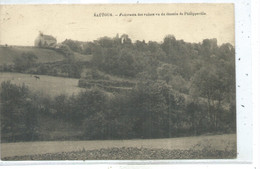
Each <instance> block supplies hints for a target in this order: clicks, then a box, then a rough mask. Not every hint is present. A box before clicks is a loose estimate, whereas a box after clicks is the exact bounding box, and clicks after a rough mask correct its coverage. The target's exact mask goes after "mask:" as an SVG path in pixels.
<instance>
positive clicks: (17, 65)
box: [0, 3, 244, 161]
mask: <svg viewBox="0 0 260 169" xmlns="http://www.w3.org/2000/svg"><path fill="white" fill-rule="evenodd" d="M235 54H236V52H235V15H234V4H232V3H211V4H208V3H196V4H195V3H186V4H178V3H176V4H95V5H94V4H92V5H90V4H78V5H75V4H68V5H65V4H59V5H58V4H57V5H43V4H41V5H0V119H1V121H0V122H1V133H0V136H1V149H0V151H1V161H34V160H37V161H41V160H48V161H51V160H86V161H88V160H178V159H181V160H184V159H186V160H193V159H236V158H237V153H238V152H237V121H236V119H237V111H236V110H237V109H236V107H237V106H236V65H235V61H236V56H235ZM241 106H242V107H243V106H244V105H241Z"/></svg>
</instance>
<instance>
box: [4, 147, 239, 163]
mask: <svg viewBox="0 0 260 169" xmlns="http://www.w3.org/2000/svg"><path fill="white" fill-rule="evenodd" d="M233 158H236V151H235V150H229V151H227V150H224V151H223V150H206V149H203V150H191V149H190V150H166V149H148V148H133V147H122V148H107V149H99V150H88V151H86V150H85V149H83V150H81V151H73V152H61V153H47V154H38V155H26V156H14V157H6V158H3V159H2V160H156V159H157V160H159V159H164V160H167V159H233Z"/></svg>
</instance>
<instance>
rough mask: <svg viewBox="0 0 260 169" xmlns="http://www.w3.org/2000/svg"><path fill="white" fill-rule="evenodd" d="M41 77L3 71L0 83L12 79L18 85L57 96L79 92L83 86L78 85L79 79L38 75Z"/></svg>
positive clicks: (0, 74) (41, 93)
mask: <svg viewBox="0 0 260 169" xmlns="http://www.w3.org/2000/svg"><path fill="white" fill-rule="evenodd" d="M38 76H39V77H40V79H36V78H35V77H34V75H31V74H22V73H7V72H5V73H3V72H0V83H2V82H4V81H10V82H11V83H12V84H16V85H23V84H24V85H26V86H28V87H29V88H30V90H32V91H33V92H36V93H38V94H40V95H49V96H52V97H55V96H57V95H61V94H65V95H69V96H70V95H72V94H75V95H76V94H78V93H79V92H80V91H82V90H83V89H82V88H79V87H78V79H73V78H63V77H53V76H46V75H38Z"/></svg>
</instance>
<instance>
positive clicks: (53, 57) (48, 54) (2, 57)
mask: <svg viewBox="0 0 260 169" xmlns="http://www.w3.org/2000/svg"><path fill="white" fill-rule="evenodd" d="M23 52H31V53H34V54H35V55H36V56H37V57H38V59H37V61H36V62H38V63H49V62H56V61H61V60H63V59H64V56H63V55H62V54H61V53H58V52H56V51H54V50H50V49H43V48H37V47H17V46H15V47H0V65H3V64H6V65H11V64H14V62H13V61H14V59H15V58H17V57H20V56H21V54H22V53H23Z"/></svg>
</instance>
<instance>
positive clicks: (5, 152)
mask: <svg viewBox="0 0 260 169" xmlns="http://www.w3.org/2000/svg"><path fill="white" fill-rule="evenodd" d="M131 147H134V148H138V149H160V150H178V151H180V150H181V151H188V150H189V151H190V150H192V151H194V150H196V151H204V150H207V151H209V150H213V151H232V152H236V135H235V134H224V135H212V136H196V137H181V138H169V139H144V140H141V139H138V140H95V141H42V142H19V143H1V158H2V159H3V158H5V157H14V156H26V155H36V154H38V155H39V154H47V153H62V152H75V151H77V152H81V151H90V150H102V151H103V150H104V149H113V148H116V149H125V148H131ZM119 155H120V154H119ZM27 160H28V159H27Z"/></svg>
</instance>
